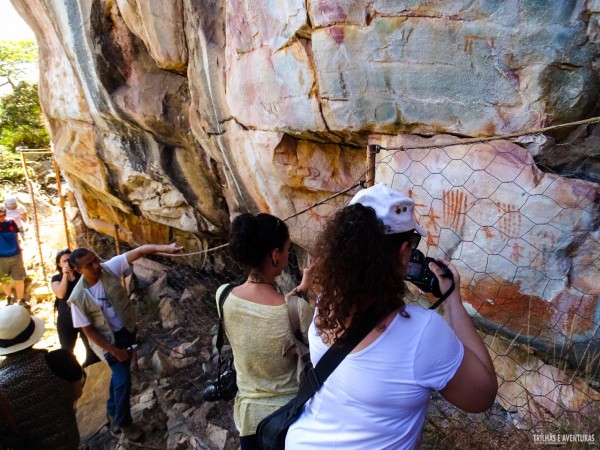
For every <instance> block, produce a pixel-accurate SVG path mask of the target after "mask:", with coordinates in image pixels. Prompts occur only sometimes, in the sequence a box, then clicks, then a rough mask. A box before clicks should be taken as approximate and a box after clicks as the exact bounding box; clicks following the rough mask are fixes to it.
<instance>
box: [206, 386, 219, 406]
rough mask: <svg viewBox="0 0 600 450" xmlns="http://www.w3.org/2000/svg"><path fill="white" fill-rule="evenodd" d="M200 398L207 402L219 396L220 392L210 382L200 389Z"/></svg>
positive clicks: (217, 398)
mask: <svg viewBox="0 0 600 450" xmlns="http://www.w3.org/2000/svg"><path fill="white" fill-rule="evenodd" d="M202 398H203V399H204V400H206V401H208V402H214V401H216V400H219V399H220V398H221V393H220V392H219V390H218V389H217V387H216V386H215V385H214V384H211V385H210V386H208V387H207V388H206V389H204V391H202Z"/></svg>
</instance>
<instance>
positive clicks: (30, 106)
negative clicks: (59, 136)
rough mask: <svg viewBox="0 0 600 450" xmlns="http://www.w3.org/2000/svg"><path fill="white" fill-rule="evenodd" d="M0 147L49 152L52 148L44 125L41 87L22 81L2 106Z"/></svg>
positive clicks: (0, 112) (4, 100)
mask: <svg viewBox="0 0 600 450" xmlns="http://www.w3.org/2000/svg"><path fill="white" fill-rule="evenodd" d="M0 145H4V146H5V147H8V148H9V149H16V148H17V147H27V148H45V147H49V146H50V137H49V136H48V131H47V130H46V128H45V127H44V124H43V122H42V110H41V108H40V100H39V97H38V88H37V84H34V83H28V82H26V81H21V82H20V83H19V84H17V85H16V86H15V87H14V90H13V92H11V93H10V94H7V95H5V96H4V97H2V100H1V102H0Z"/></svg>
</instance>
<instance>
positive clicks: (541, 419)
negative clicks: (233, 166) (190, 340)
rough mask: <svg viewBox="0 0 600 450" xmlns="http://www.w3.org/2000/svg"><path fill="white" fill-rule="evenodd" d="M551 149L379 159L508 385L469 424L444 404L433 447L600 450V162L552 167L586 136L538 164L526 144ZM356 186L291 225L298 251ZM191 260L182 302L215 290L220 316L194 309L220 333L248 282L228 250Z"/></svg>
mask: <svg viewBox="0 0 600 450" xmlns="http://www.w3.org/2000/svg"><path fill="white" fill-rule="evenodd" d="M538 131H539V130H538ZM528 137H529V138H531V139H527V138H528ZM537 137H538V134H537V131H536V132H531V133H529V134H528V133H523V134H520V135H519V136H511V139H510V140H509V139H497V138H494V139H490V140H475V141H473V140H470V141H467V142H466V143H465V141H464V140H459V139H456V138H453V137H436V138H430V139H427V138H420V137H416V136H372V137H371V139H370V142H369V143H370V145H375V146H377V150H378V152H377V155H376V158H375V161H374V165H375V170H374V174H375V181H376V182H386V183H388V184H389V185H391V186H392V187H394V188H396V189H398V190H399V191H402V192H405V193H407V194H408V195H409V196H410V197H412V198H413V200H414V201H415V203H416V212H417V216H418V220H419V222H420V224H421V225H422V226H424V227H425V228H426V229H427V232H428V236H427V238H426V239H425V240H424V241H423V242H422V243H421V250H422V251H423V252H424V253H425V254H426V255H427V256H431V257H434V258H444V259H448V260H450V261H452V262H453V263H454V264H455V265H456V266H457V267H458V268H459V271H460V273H461V284H460V287H461V292H462V295H463V299H464V300H465V302H466V303H465V305H466V307H467V308H468V311H469V313H470V314H471V315H472V317H473V319H474V320H475V322H476V323H477V325H478V328H479V330H480V333H481V334H482V336H483V338H484V341H485V342H486V344H487V346H488V349H489V350H490V353H491V355H492V359H493V361H494V365H495V369H496V372H497V376H498V382H499V387H500V389H499V394H498V397H497V402H496V404H495V405H494V407H493V408H492V409H491V410H490V411H487V412H485V413H482V414H466V413H464V412H461V411H459V410H457V409H456V408H454V407H452V406H451V405H449V404H448V403H446V402H445V401H443V399H441V397H440V396H439V395H438V394H435V395H434V396H433V401H432V402H431V405H430V408H429V412H428V416H427V422H426V427H425V432H424V434H423V443H422V444H423V448H486V449H487V448H502V449H510V448H521V449H523V448H543V447H544V446H553V445H565V446H567V447H568V448H589V447H590V446H593V445H598V440H599V439H600V392H599V389H600V332H599V331H598V328H599V325H600V309H599V308H600V304H599V303H598V299H599V296H600V283H598V281H597V280H598V279H599V275H600V242H599V234H598V229H599V228H600V188H599V186H598V184H596V183H595V182H593V181H586V180H582V179H581V174H582V170H583V169H582V167H588V166H590V165H591V164H592V163H593V162H594V161H595V160H597V159H598V154H597V153H596V154H587V155H584V156H583V159H582V160H581V161H580V162H579V163H578V164H577V165H576V166H573V170H572V172H567V173H564V172H563V173H561V175H557V174H554V173H552V170H551V167H550V166H551V165H552V160H553V158H554V157H553V156H552V155H556V154H557V153H561V154H562V153H564V152H565V151H568V150H569V149H571V148H575V147H576V145H577V142H578V139H580V137H581V136H580V133H575V134H574V135H572V137H571V138H570V139H569V140H567V141H565V142H562V143H560V144H553V145H552V146H550V148H549V150H546V151H545V152H544V153H543V154H542V153H540V154H538V155H537V157H536V158H535V159H534V157H533V156H532V152H530V151H528V150H526V149H525V148H524V144H521V145H519V144H518V143H517V141H521V142H524V141H528V142H532V141H535V138H537ZM541 168H543V169H545V170H541ZM366 173H367V171H365V174H366ZM354 181H355V182H354V183H353V184H351V185H349V186H348V187H347V189H344V190H342V191H340V192H337V193H335V194H333V195H329V196H325V195H324V197H323V199H322V200H321V201H319V202H317V203H314V204H311V205H306V208H305V209H303V210H300V211H298V213H296V214H294V215H293V216H291V217H288V218H284V220H286V222H287V223H288V226H290V228H293V229H294V230H295V234H294V236H295V238H296V240H297V241H298V242H302V243H306V242H309V243H310V242H314V239H315V237H316V236H317V235H318V233H319V232H320V230H321V227H322V225H323V223H324V222H325V221H327V220H328V218H329V217H331V216H332V214H333V213H335V212H336V211H337V210H338V209H339V208H341V207H343V206H345V204H346V203H347V201H348V199H349V198H350V197H351V196H352V195H353V194H354V193H356V192H357V190H358V189H360V188H361V187H363V186H364V185H365V183H366V181H367V180H366V179H365V176H363V177H361V178H360V179H356V180H354ZM251 212H257V211H251ZM307 248H310V245H308V246H307ZM200 254H201V257H200V258H198V256H199V255H200ZM187 256H190V257H196V261H198V260H199V261H201V264H200V265H196V266H194V267H193V268H189V269H185V270H182V271H181V273H180V276H179V277H178V278H177V279H176V280H174V281H173V283H174V286H175V288H176V289H177V290H179V291H180V292H182V291H184V290H185V289H189V288H190V287H191V285H192V284H193V285H198V286H201V288H199V289H200V290H202V292H203V294H202V295H201V297H202V299H203V302H204V306H205V307H206V308H205V307H204V306H203V307H202V308H198V307H197V305H194V304H193V303H189V304H187V306H185V308H186V315H187V318H188V323H189V325H190V328H194V327H195V328H197V329H204V330H207V329H210V328H211V327H212V326H214V324H215V323H216V322H215V320H216V315H215V314H214V306H213V303H214V292H215V291H216V289H217V287H218V286H219V285H220V284H222V283H225V282H230V281H236V280H242V279H243V277H244V273H243V270H242V269H241V268H240V267H238V266H237V265H236V264H235V263H234V262H233V261H231V259H230V258H229V257H228V253H227V245H226V242H217V243H214V245H213V247H212V248H209V249H207V250H203V251H201V252H197V253H196V254H188V255H187ZM310 257H311V255H310V254H309V253H308V251H307V250H304V249H303V248H300V247H298V248H296V249H295V250H294V251H292V253H291V255H290V264H289V266H290V267H289V272H288V273H285V274H284V275H283V276H282V277H281V279H280V280H278V284H279V286H280V287H281V290H282V291H284V292H285V291H288V290H290V289H291V288H292V287H293V286H295V284H296V283H297V281H298V279H299V275H300V272H301V268H302V267H304V266H306V265H307V263H308V261H309V259H310ZM191 280H193V281H191ZM427 295H428V294H423V293H421V292H418V291H416V290H415V289H414V287H413V288H411V292H410V294H409V298H408V301H409V302H416V303H420V304H425V305H428V304H430V303H431V301H432V298H430V297H428V296H427ZM213 331H214V330H213Z"/></svg>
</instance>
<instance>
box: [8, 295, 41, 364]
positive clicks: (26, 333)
mask: <svg viewBox="0 0 600 450" xmlns="http://www.w3.org/2000/svg"><path fill="white" fill-rule="evenodd" d="M44 328H45V325H44V321H43V320H42V319H40V318H38V317H34V316H30V315H29V312H28V311H27V309H25V308H24V307H23V306H21V305H9V306H5V307H4V308H2V309H0V356H1V355H10V354H11V353H15V352H18V351H19V350H24V349H26V348H29V347H31V346H32V345H33V344H35V343H36V342H37V341H39V340H40V338H41V337H42V334H44Z"/></svg>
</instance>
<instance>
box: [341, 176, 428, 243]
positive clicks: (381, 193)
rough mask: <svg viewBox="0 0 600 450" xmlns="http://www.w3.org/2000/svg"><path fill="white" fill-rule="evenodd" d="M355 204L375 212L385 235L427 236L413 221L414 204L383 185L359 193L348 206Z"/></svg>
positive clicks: (423, 229) (415, 221) (414, 220)
mask: <svg viewBox="0 0 600 450" xmlns="http://www.w3.org/2000/svg"><path fill="white" fill-rule="evenodd" d="M355 203H360V204H361V205H363V206H370V207H371V208H373V209H374V210H375V214H376V215H377V218H378V219H379V220H381V221H382V222H383V225H384V226H385V234H396V233H405V232H407V231H412V230H416V231H417V233H419V234H420V235H421V236H427V232H426V231H425V228H423V227H422V226H421V225H419V224H418V223H417V220H416V219H415V202H414V201H412V199H410V198H408V197H405V196H404V195H402V194H401V193H400V192H398V191H396V190H394V189H392V188H390V187H389V186H388V185H387V184H385V183H379V184H376V185H375V186H371V187H370V188H367V189H363V190H361V191H359V192H358V193H357V194H356V195H355V196H354V197H352V200H350V203H348V204H349V205H354V204H355Z"/></svg>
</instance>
